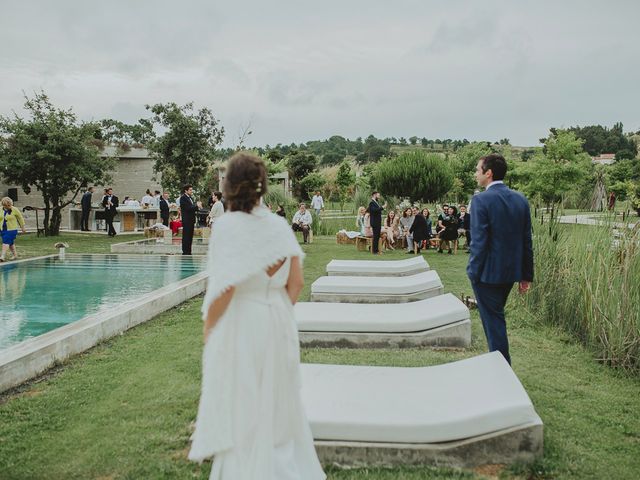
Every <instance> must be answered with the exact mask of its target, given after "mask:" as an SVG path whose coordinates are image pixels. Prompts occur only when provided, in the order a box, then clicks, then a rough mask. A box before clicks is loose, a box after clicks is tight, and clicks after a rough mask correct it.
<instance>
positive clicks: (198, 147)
mask: <svg viewBox="0 0 640 480" xmlns="http://www.w3.org/2000/svg"><path fill="white" fill-rule="evenodd" d="M146 108H147V110H150V111H151V112H152V113H153V114H154V116H153V117H152V119H151V122H152V123H153V125H154V126H159V127H161V128H162V129H163V130H164V133H163V134H162V135H161V136H159V137H154V138H152V139H150V141H149V142H148V144H147V148H148V149H149V151H150V152H151V154H152V155H153V156H154V158H155V164H154V170H155V172H156V173H161V174H162V186H163V187H164V188H167V189H170V190H172V191H179V190H180V188H181V187H182V185H185V184H192V185H194V186H196V188H197V187H198V186H200V185H201V184H202V182H203V181H204V178H205V176H206V174H207V171H208V170H209V167H210V166H211V164H212V162H213V159H214V157H215V148H216V146H217V145H219V144H220V143H221V142H222V139H223V137H224V128H223V127H222V126H220V125H219V122H218V120H216V119H215V118H214V116H213V113H212V112H211V110H209V109H208V108H202V109H201V110H199V111H197V112H196V111H194V108H193V103H187V104H186V105H183V106H178V105H177V104H175V103H166V104H162V103H157V104H155V105H146Z"/></svg>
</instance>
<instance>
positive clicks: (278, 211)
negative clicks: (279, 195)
mask: <svg viewBox="0 0 640 480" xmlns="http://www.w3.org/2000/svg"><path fill="white" fill-rule="evenodd" d="M276 215H279V216H281V217H282V218H287V212H285V210H284V205H278V208H276Z"/></svg>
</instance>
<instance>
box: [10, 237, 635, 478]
mask: <svg viewBox="0 0 640 480" xmlns="http://www.w3.org/2000/svg"><path fill="white" fill-rule="evenodd" d="M79 237H80V236H69V237H68V238H66V239H65V241H67V242H68V243H70V245H71V249H70V251H77V250H76V249H78V250H80V249H82V248H96V249H97V248H101V249H103V250H106V249H107V245H106V243H107V241H108V239H107V238H105V237H99V238H95V237H93V236H92V239H91V240H85V239H84V238H79ZM83 237H84V236H83ZM127 238H129V237H127ZM27 240H28V238H25V239H24V242H22V243H21V244H22V245H23V246H24V251H25V252H26V251H27V250H28V248H27V247H28V245H27ZM85 242H88V243H85ZM94 242H95V243H96V244H95V245H93V246H91V245H90V243H94ZM100 242H104V244H103V245H102V246H100V247H99V246H98V245H97V243H100ZM50 243H52V242H51V239H44V240H43V239H35V238H34V239H33V241H32V243H31V245H30V246H29V248H30V249H31V250H30V251H31V252H32V253H33V254H34V255H37V254H42V253H45V252H44V250H45V249H49V248H50V247H49V244H50ZM303 248H304V250H305V251H306V253H307V257H306V259H305V278H306V283H307V286H306V287H305V289H304V291H303V294H302V296H303V299H308V295H309V285H310V283H311V282H312V280H314V279H315V278H317V277H318V276H319V275H322V274H324V266H325V265H326V263H327V262H328V261H329V260H330V259H332V258H371V256H370V255H368V254H366V253H364V252H356V251H355V248H354V247H353V246H352V245H335V239H334V238H331V237H324V238H322V237H316V238H315V241H314V243H313V244H311V245H305V246H304V247H303ZM382 258H383V259H390V258H406V257H405V256H404V254H403V252H391V253H389V254H387V255H384V256H383V257H382ZM426 258H427V261H428V262H429V263H430V264H431V265H432V267H433V268H435V269H437V271H438V273H439V275H440V276H441V278H442V280H443V283H444V285H445V288H447V289H448V290H449V291H452V292H453V293H455V294H460V293H470V288H469V284H468V282H467V280H466V277H465V274H464V266H465V264H466V261H467V256H466V255H465V254H463V253H462V254H458V255H455V256H449V255H438V254H436V253H435V252H428V253H427V254H426ZM200 301H201V300H200V299H194V300H191V301H189V302H186V303H184V304H183V305H181V306H179V307H177V308H175V309H173V310H170V311H168V312H166V313H164V314H162V315H160V316H158V317H157V318H156V319H154V320H152V321H150V322H147V323H145V324H143V325H140V326H138V327H136V328H134V329H132V330H130V331H129V332H127V333H126V334H124V335H123V336H119V337H117V338H114V339H111V340H109V341H106V342H103V343H102V344H100V345H98V346H97V347H95V348H93V349H92V350H90V351H88V352H86V353H84V354H82V355H79V356H76V357H74V358H72V359H71V360H69V361H68V362H66V363H65V364H64V365H63V366H62V367H59V368H56V369H54V370H53V371H51V372H50V373H48V374H47V375H45V376H44V377H42V378H41V379H39V380H37V381H34V382H32V383H30V384H26V385H24V386H22V387H21V388H19V389H17V390H15V391H13V392H10V393H9V394H6V395H4V396H3V397H0V479H2V480H23V479H24V480H26V479H29V480H32V479H54V480H55V479H88V478H101V479H164V478H166V479H186V478H189V479H194V478H195V479H205V478H208V474H209V468H210V465H209V464H208V463H205V464H203V465H202V466H199V465H196V464H193V463H190V462H188V461H187V459H186V454H187V452H188V447H189V435H190V425H191V422H192V421H193V419H194V416H195V413H196V407H197V401H198V394H199V388H200V385H199V382H200V355H201V348H202V344H201V327H202V324H201V321H200V320H199V303H200ZM508 321H509V329H510V330H509V333H510V338H511V343H512V354H513V358H514V370H515V372H516V374H517V375H518V377H519V378H520V380H521V381H522V383H523V385H524V387H525V388H526V390H527V392H528V393H529V395H530V396H531V399H532V401H533V403H534V405H535V407H536V410H537V411H538V413H539V414H540V416H541V417H542V419H543V421H544V422H545V454H544V457H543V458H542V459H541V460H540V461H539V462H538V463H537V464H535V465H533V466H528V467H518V466H516V467H512V468H508V469H500V468H497V469H489V470H485V469H479V470H477V471H475V472H461V471H455V470H447V469H435V468H394V469H356V470H340V469H337V468H334V467H331V468H328V469H327V472H328V474H329V478H330V479H332V480H333V479H335V480H338V479H339V480H355V479H368V480H387V479H389V480H391V479H394V480H397V479H402V480H418V479H425V478H433V479H470V478H486V476H485V475H484V474H487V476H493V477H494V478H495V476H496V475H498V476H500V477H502V478H521V479H525V478H531V479H542V478H562V479H564V478H570V479H574V478H575V479H583V478H594V479H601V478H614V479H627V478H628V479H635V478H637V475H638V472H639V471H640V455H638V451H639V450H640V417H639V416H638V414H637V412H638V411H640V382H639V381H638V379H636V378H633V377H630V376H628V375H625V374H623V373H621V372H617V371H615V370H612V369H610V368H608V367H605V366H603V365H600V364H598V363H597V362H596V361H594V360H593V358H592V356H591V353H590V352H589V351H588V350H586V349H585V348H583V347H582V346H581V345H579V344H578V343H576V342H575V341H573V340H572V339H571V337H569V336H568V335H567V334H566V333H563V332H562V331H560V330H559V329H556V328H553V327H549V326H546V325H544V324H542V322H541V321H540V319H539V318H538V317H537V316H536V315H534V314H531V313H529V311H528V310H527V309H526V307H525V305H524V302H523V300H521V299H520V298H519V297H517V296H516V295H513V296H512V299H511V301H510V304H509V311H508ZM472 322H473V342H472V346H471V348H470V349H469V350H467V351H434V350H429V349H406V350H392V349H382V350H367V349H365V350H355V349H319V348H317V349H304V350H303V352H302V358H303V361H305V362H319V363H341V364H370V365H396V366H424V365H434V364H440V363H445V362H449V361H453V360H456V359H461V358H465V357H469V356H473V355H477V354H479V353H482V352H484V351H485V349H486V346H485V341H484V337H483V335H482V330H481V327H480V325H479V320H478V317H477V313H476V311H473V312H472ZM425 408H428V405H425Z"/></svg>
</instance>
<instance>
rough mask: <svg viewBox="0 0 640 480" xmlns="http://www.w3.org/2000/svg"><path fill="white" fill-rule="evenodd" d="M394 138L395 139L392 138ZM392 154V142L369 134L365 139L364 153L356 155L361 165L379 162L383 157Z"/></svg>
mask: <svg viewBox="0 0 640 480" xmlns="http://www.w3.org/2000/svg"><path fill="white" fill-rule="evenodd" d="M392 140H393V139H392ZM390 155H391V144H390V143H389V142H388V141H387V140H379V139H377V138H376V137H374V136H373V135H369V136H368V137H367V139H366V140H365V141H364V148H363V150H362V153H359V154H358V155H357V156H356V162H357V163H359V164H360V165H363V164H366V163H371V162H377V161H378V160H380V159H381V158H382V157H388V156H390Z"/></svg>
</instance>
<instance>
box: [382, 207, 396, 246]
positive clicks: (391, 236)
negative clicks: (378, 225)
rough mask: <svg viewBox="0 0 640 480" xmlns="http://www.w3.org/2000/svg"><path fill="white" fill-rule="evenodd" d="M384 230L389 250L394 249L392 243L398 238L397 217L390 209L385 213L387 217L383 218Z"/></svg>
mask: <svg viewBox="0 0 640 480" xmlns="http://www.w3.org/2000/svg"><path fill="white" fill-rule="evenodd" d="M384 231H385V233H386V234H387V238H386V240H385V241H386V243H387V247H388V248H390V249H391V250H395V248H393V244H394V243H395V241H396V238H398V219H397V218H396V212H395V211H394V210H391V211H390V212H389V213H387V217H386V218H385V219H384Z"/></svg>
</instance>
